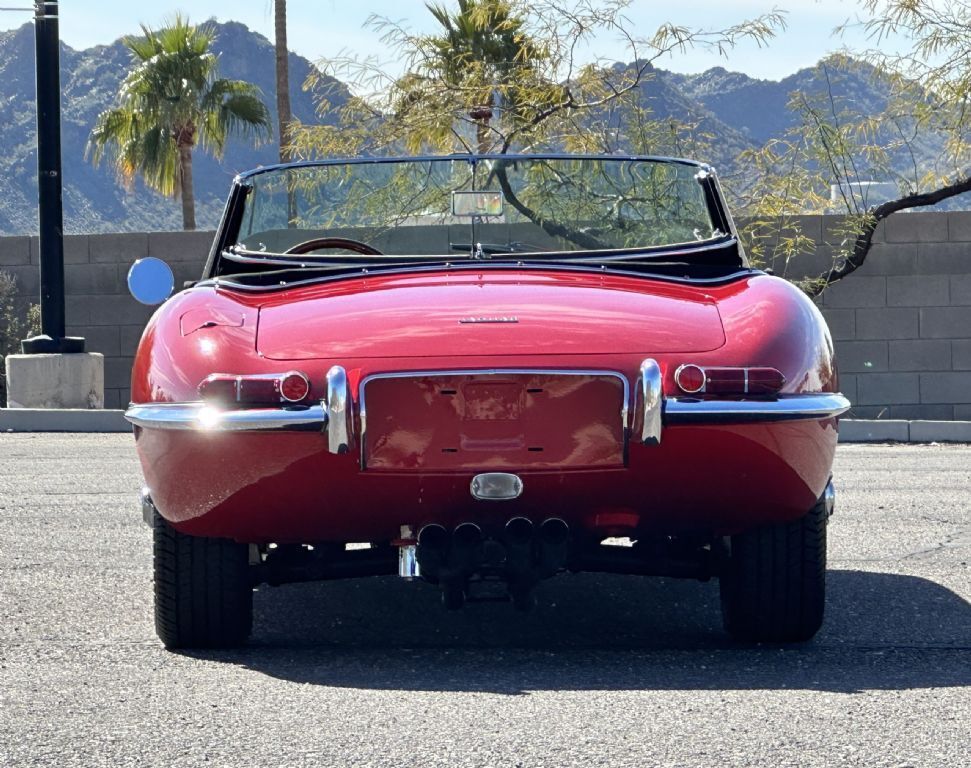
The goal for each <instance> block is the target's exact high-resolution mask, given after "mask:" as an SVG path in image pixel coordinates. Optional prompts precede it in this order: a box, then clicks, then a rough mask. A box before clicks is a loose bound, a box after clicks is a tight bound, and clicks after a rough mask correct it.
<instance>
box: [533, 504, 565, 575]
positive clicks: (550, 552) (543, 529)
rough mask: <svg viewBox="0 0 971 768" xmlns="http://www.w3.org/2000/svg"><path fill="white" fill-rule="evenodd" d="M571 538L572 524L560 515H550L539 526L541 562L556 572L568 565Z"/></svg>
mask: <svg viewBox="0 0 971 768" xmlns="http://www.w3.org/2000/svg"><path fill="white" fill-rule="evenodd" d="M569 540H570V526H568V525H567V524H566V522H565V521H563V520H561V519H560V518H558V517H550V518H547V519H546V520H544V521H543V524H542V525H541V526H540V527H539V547H540V563H541V565H542V566H543V568H544V569H545V570H547V571H548V572H550V573H555V572H556V571H558V570H560V569H561V568H563V567H564V566H565V565H566V560H567V555H568V550H569Z"/></svg>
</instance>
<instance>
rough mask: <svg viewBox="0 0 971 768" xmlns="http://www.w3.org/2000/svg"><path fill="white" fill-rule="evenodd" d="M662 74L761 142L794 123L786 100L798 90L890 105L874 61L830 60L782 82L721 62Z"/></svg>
mask: <svg viewBox="0 0 971 768" xmlns="http://www.w3.org/2000/svg"><path fill="white" fill-rule="evenodd" d="M662 79H663V80H664V81H666V82H667V83H668V84H669V85H670V86H671V87H673V88H676V89H678V90H679V91H680V92H681V93H683V94H684V96H685V97H686V98H687V99H689V100H691V101H693V102H696V103H697V104H700V105H702V106H703V107H704V108H705V109H706V110H708V111H710V112H711V113H712V114H713V115H715V116H716V117H717V118H718V119H719V120H721V121H722V122H724V123H727V124H728V125H731V126H733V127H734V128H735V129H737V130H739V131H741V132H742V133H743V134H744V135H745V136H747V137H748V139H749V140H750V141H752V142H754V143H755V144H758V145H762V144H764V143H765V142H766V141H768V140H769V139H772V138H779V137H781V136H782V135H783V134H784V133H785V132H786V131H787V130H789V129H790V128H792V127H793V126H794V125H795V123H796V119H797V117H796V113H795V112H792V111H791V110H789V109H788V106H787V105H788V104H789V100H790V98H791V96H792V94H793V93H795V92H796V91H802V92H803V93H805V94H806V95H807V96H808V97H810V98H811V99H812V98H821V97H824V96H828V94H829V93H832V96H833V100H834V101H835V102H836V103H837V104H844V105H849V104H852V105H853V107H854V109H855V110H857V111H859V113H860V114H876V113H878V112H880V111H882V110H883V109H885V108H886V105H887V97H888V94H889V87H890V86H889V84H888V83H887V82H886V81H885V80H881V78H880V77H879V76H878V73H877V71H876V70H875V69H874V68H873V67H872V66H870V65H869V64H865V63H863V62H858V61H845V62H839V61H835V60H825V59H824V60H823V61H821V62H820V63H819V64H817V65H816V66H815V67H810V68H807V69H801V70H799V71H798V72H796V73H795V74H792V75H789V77H785V78H783V79H782V80H778V81H776V80H757V79H755V78H752V77H749V76H748V75H745V74H742V73H741V72H729V71H728V70H726V69H724V68H722V67H715V68H713V69H709V70H707V71H705V72H703V73H701V74H698V75H683V74H677V73H674V72H665V73H663V75H662Z"/></svg>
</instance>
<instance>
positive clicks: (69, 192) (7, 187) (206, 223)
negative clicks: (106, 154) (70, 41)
mask: <svg viewBox="0 0 971 768" xmlns="http://www.w3.org/2000/svg"><path fill="white" fill-rule="evenodd" d="M208 23H209V24H210V25H212V27H213V28H214V30H215V33H216V38H215V42H214V44H213V49H214V51H215V52H216V53H217V54H218V55H219V74H220V76H221V77H228V78H233V79H240V80H246V81H248V82H251V83H254V84H255V85H257V86H258V87H259V88H260V89H261V90H262V92H263V98H264V102H265V103H266V105H267V107H269V109H270V113H271V114H272V115H273V116H274V128H273V135H274V137H276V136H277V135H278V132H277V127H276V125H275V115H276V76H275V69H274V52H273V45H272V43H270V41H269V40H267V39H266V38H265V37H263V36H262V35H260V34H258V33H256V32H253V31H251V30H250V29H248V28H247V27H246V26H244V25H243V24H239V23H236V22H227V23H223V24H220V23H216V22H208ZM130 62H131V57H130V54H129V52H128V49H127V48H125V46H124V45H123V44H122V42H121V41H120V40H118V41H116V42H114V43H113V44H111V45H108V46H96V47H94V48H89V49H87V50H83V51H75V50H74V49H72V48H70V47H69V46H66V45H64V44H62V45H61V90H62V99H61V120H62V125H61V155H62V164H63V179H64V229H65V232H69V233H71V232H106V231H111V232H118V231H149V230H164V229H179V228H181V226H182V218H181V208H180V207H179V205H178V204H177V203H176V202H175V201H173V200H171V199H170V198H166V197H163V196H161V195H159V194H158V193H157V192H154V191H152V190H149V189H146V188H145V186H144V185H143V184H142V183H141V182H140V181H136V182H135V183H134V185H133V187H132V189H131V190H126V189H124V188H123V187H122V186H120V185H119V183H118V180H117V178H116V176H115V172H114V170H113V169H112V168H111V166H110V164H108V163H102V164H101V166H100V167H98V168H95V167H94V166H93V165H92V164H91V163H90V162H88V161H86V160H85V159H84V151H85V146H86V145H87V141H88V135H89V134H90V132H91V128H92V126H93V125H94V122H95V119H96V118H97V116H98V114H99V113H100V112H101V111H103V110H104V109H107V108H109V107H111V106H113V105H114V104H115V99H116V96H117V94H118V90H119V86H120V83H121V81H122V79H123V78H124V76H125V74H126V73H127V72H128V69H129V66H130ZM289 63H290V90H291V94H290V99H291V105H292V110H293V114H294V117H296V118H298V119H299V120H301V121H304V122H314V121H316V120H317V118H316V116H315V110H314V102H313V97H312V96H311V95H310V94H309V93H306V92H305V91H303V89H302V88H301V86H302V84H303V82H304V80H306V78H307V76H308V75H309V74H310V72H311V71H312V67H313V65H312V64H311V63H310V62H309V61H307V60H306V59H305V58H303V57H302V56H297V55H296V54H293V53H291V54H290V60H289ZM347 95H348V94H347V91H346V89H343V88H340V87H338V88H336V89H335V91H334V92H333V93H331V94H330V95H329V98H330V100H331V102H332V103H336V104H340V103H342V101H343V100H344V99H346V98H347ZM34 99H35V92H34V29H33V25H31V24H25V25H24V26H22V27H20V28H19V29H16V30H11V31H8V32H2V33H0V147H2V148H3V155H2V157H0V178H2V179H3V181H4V194H3V195H2V196H0V235H11V234H29V233H34V232H36V230H37V213H36V208H37V202H36V201H37V150H36V111H35V106H34ZM277 159H278V150H277V145H276V143H275V139H274V140H272V141H271V142H270V143H268V144H264V145H263V146H261V147H254V146H252V145H251V144H248V143H246V142H245V141H243V140H240V139H231V140H230V141H229V142H228V144H227V147H226V152H225V155H224V156H223V158H222V159H221V160H215V159H214V158H212V157H211V156H210V155H207V154H206V153H205V152H202V151H196V152H194V153H193V170H194V174H193V175H194V178H195V185H196V190H195V191H196V218H197V222H198V226H199V228H200V229H204V228H212V227H214V226H215V224H216V222H217V220H218V218H219V214H220V212H221V211H222V207H223V203H224V202H225V198H226V193H227V191H228V190H229V182H230V181H231V180H232V178H233V176H234V175H235V174H236V173H238V172H239V171H243V170H247V169H249V168H254V167H256V166H258V165H266V164H270V163H274V162H277Z"/></svg>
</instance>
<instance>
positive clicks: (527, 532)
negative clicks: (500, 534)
mask: <svg viewBox="0 0 971 768" xmlns="http://www.w3.org/2000/svg"><path fill="white" fill-rule="evenodd" d="M505 538H506V540H507V541H509V542H521V541H528V540H529V539H531V538H533V521H532V520H530V519H529V518H528V517H514V518H512V519H511V520H510V521H509V522H508V523H506V527H505Z"/></svg>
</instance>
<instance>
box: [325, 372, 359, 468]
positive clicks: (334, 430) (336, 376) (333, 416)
mask: <svg viewBox="0 0 971 768" xmlns="http://www.w3.org/2000/svg"><path fill="white" fill-rule="evenodd" d="M326 405H327V414H328V417H329V423H328V424H327V448H328V450H329V451H330V452H331V453H336V454H344V453H347V452H348V451H349V450H350V449H351V445H352V444H353V442H354V402H353V400H351V389H350V386H349V385H348V383H347V372H346V371H345V370H344V369H343V368H342V367H341V366H339V365H335V366H334V367H332V368H331V369H330V370H329V371H327V400H326Z"/></svg>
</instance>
